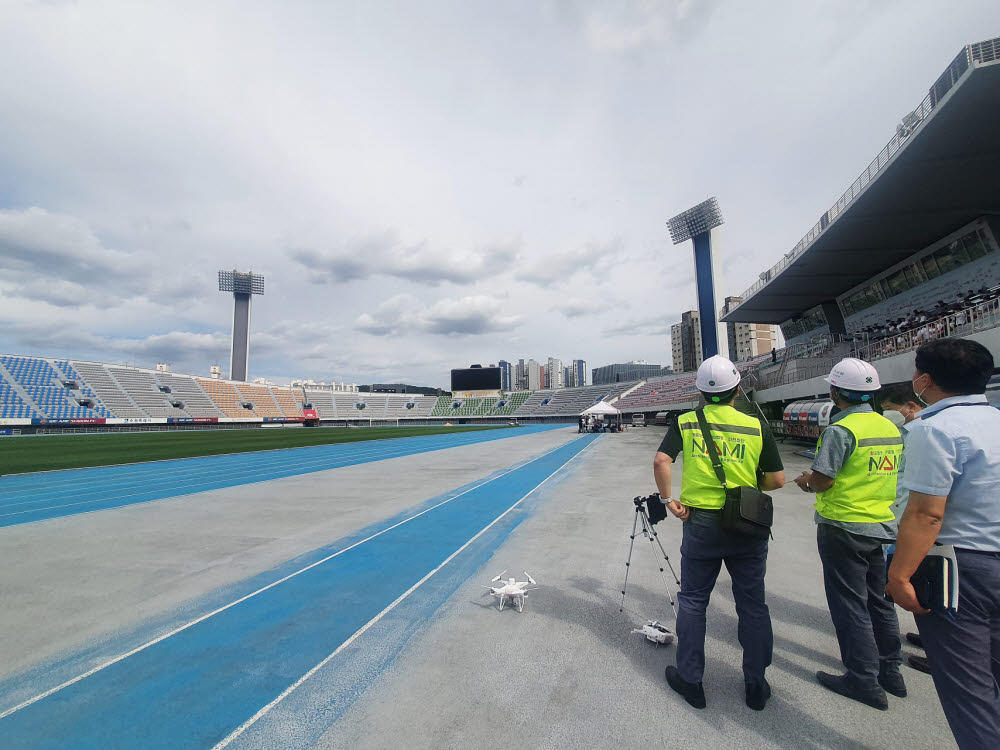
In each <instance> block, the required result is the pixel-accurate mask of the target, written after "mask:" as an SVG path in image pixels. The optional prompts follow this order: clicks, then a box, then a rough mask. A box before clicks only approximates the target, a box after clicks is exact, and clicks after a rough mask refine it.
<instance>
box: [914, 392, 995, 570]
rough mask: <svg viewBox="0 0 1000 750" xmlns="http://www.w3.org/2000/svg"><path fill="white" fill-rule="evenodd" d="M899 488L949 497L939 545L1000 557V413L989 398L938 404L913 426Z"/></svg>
mask: <svg viewBox="0 0 1000 750" xmlns="http://www.w3.org/2000/svg"><path fill="white" fill-rule="evenodd" d="M900 482H901V484H902V485H903V486H904V487H906V489H908V490H915V491H916V492H923V493H924V494H926V495H943V496H947V498H948V500H947V504H946V506H945V513H944V519H943V521H942V522H941V531H940V533H939V534H938V541H939V542H940V543H941V544H953V545H955V546H956V547H960V548H963V549H972V550H981V551H987V552H1000V410H998V409H996V408H994V407H993V406H990V405H989V403H988V402H987V400H986V396H983V395H973V396H952V397H950V398H946V399H943V400H941V401H938V402H937V403H936V404H933V405H932V406H929V407H927V408H926V409H924V410H923V411H922V412H921V413H920V417H919V418H918V419H915V420H913V421H912V422H910V424H909V434H908V435H907V439H906V466H905V468H904V470H903V476H902V479H901V480H900Z"/></svg>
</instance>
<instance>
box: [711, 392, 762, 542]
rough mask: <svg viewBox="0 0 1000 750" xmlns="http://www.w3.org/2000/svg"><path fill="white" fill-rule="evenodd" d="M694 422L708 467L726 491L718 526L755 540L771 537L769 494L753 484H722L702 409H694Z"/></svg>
mask: <svg viewBox="0 0 1000 750" xmlns="http://www.w3.org/2000/svg"><path fill="white" fill-rule="evenodd" d="M695 414H696V415H697V417H698V425H699V426H700V427H701V434H702V437H703V438H704V439H705V447H706V449H707V450H708V456H709V458H711V459H712V468H713V469H715V475H716V476H717V477H718V478H719V482H720V483H721V484H722V488H723V489H724V490H725V491H726V502H725V505H723V506H722V518H721V520H720V524H719V525H720V526H722V528H723V529H724V530H725V531H729V532H732V533H734V534H742V535H744V536H748V537H753V538H755V539H767V538H768V537H769V536H771V525H772V524H773V523H774V502H773V501H772V500H771V496H770V495H765V494H764V493H763V492H761V491H760V490H758V489H757V488H755V487H744V486H742V485H741V486H739V487H729V486H728V485H727V483H726V470H725V469H724V468H723V467H722V461H720V460H719V451H718V450H716V447H715V441H713V440H712V436H711V434H710V433H709V429H708V422H707V421H706V419H705V412H704V410H703V409H698V410H696V412H695Z"/></svg>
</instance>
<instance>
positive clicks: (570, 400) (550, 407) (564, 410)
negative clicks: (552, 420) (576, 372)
mask: <svg viewBox="0 0 1000 750" xmlns="http://www.w3.org/2000/svg"><path fill="white" fill-rule="evenodd" d="M610 393H611V386H608V385H589V386H583V387H581V388H560V389H558V390H555V391H552V396H551V398H550V400H549V402H548V403H547V404H545V405H544V406H540V407H538V408H537V409H535V411H534V414H535V415H537V416H545V415H547V414H553V415H555V414H558V415H573V416H576V415H577V414H579V413H580V412H582V411H583V410H584V409H587V408H589V407H591V406H593V405H594V404H596V403H597V402H598V401H602V400H604V398H605V397H607V396H609V395H610Z"/></svg>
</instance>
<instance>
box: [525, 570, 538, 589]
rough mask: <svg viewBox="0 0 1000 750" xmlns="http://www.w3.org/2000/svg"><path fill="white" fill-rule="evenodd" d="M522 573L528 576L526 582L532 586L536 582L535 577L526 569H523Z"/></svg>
mask: <svg viewBox="0 0 1000 750" xmlns="http://www.w3.org/2000/svg"><path fill="white" fill-rule="evenodd" d="M524 574H525V575H526V576H528V583H530V584H531V585H532V586H534V585H535V584H536V583H537V581H535V579H534V578H532V577H531V576H530V575H529V574H528V571H524Z"/></svg>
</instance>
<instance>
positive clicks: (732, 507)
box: [720, 487, 774, 539]
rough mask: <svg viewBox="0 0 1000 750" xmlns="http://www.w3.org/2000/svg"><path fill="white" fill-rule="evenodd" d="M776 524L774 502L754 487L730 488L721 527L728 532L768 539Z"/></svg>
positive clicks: (723, 510)
mask: <svg viewBox="0 0 1000 750" xmlns="http://www.w3.org/2000/svg"><path fill="white" fill-rule="evenodd" d="M773 523H774V502H773V501H772V500H771V496H770V495H765V494H764V493H763V492H761V491H760V490H758V489H755V488H753V487H729V488H727V489H726V504H725V505H723V506H722V519H721V521H720V525H721V526H722V528H723V529H725V530H726V531H731V532H733V533H735V534H744V535H745V536H750V537H754V538H756V539H767V538H768V537H769V536H770V535H771V525H772V524H773Z"/></svg>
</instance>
